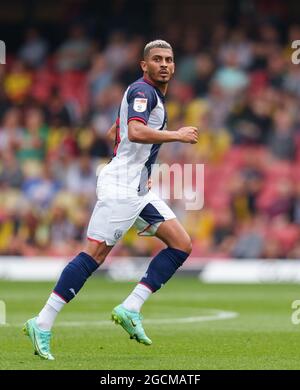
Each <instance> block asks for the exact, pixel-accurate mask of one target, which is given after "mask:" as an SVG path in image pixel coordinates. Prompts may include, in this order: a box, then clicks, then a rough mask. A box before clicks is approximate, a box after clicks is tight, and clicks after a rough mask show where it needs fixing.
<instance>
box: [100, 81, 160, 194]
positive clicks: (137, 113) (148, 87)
mask: <svg viewBox="0 0 300 390" xmlns="http://www.w3.org/2000/svg"><path fill="white" fill-rule="evenodd" d="M132 120H136V121H140V122H142V123H144V124H145V125H147V126H149V127H151V128H152V129H156V130H162V129H164V128H165V127H166V122H167V114H166V109H165V106H164V95H163V94H162V93H161V92H160V90H159V89H158V88H156V87H155V86H154V85H152V84H151V83H150V82H149V81H148V80H146V79H144V78H140V79H138V80H137V81H135V82H134V83H132V84H131V85H130V86H129V87H128V88H127V90H126V91H125V93H124V96H123V99H122V102H121V105H120V109H119V116H118V119H117V121H116V125H117V132H116V141H115V147H114V153H113V158H112V160H111V161H110V162H109V164H108V165H107V166H106V167H105V168H104V169H103V170H102V172H101V176H104V175H105V177H106V178H109V181H110V182H111V183H112V184H114V183H115V184H116V185H118V186H124V187H127V188H131V189H132V190H134V191H136V192H137V193H138V194H140V195H142V194H144V193H145V192H147V181H148V178H149V177H150V175H151V165H152V164H154V162H155V160H156V157H157V154H158V151H159V148H160V146H161V144H141V143H136V142H131V141H129V139H128V123H129V122H130V121H132Z"/></svg>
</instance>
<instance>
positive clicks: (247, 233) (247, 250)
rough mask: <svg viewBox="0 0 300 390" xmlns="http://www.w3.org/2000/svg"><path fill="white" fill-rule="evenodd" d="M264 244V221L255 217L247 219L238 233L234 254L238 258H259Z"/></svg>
mask: <svg viewBox="0 0 300 390" xmlns="http://www.w3.org/2000/svg"><path fill="white" fill-rule="evenodd" d="M263 245H264V221H263V220H262V219H261V218H259V217H256V218H253V219H249V220H247V221H245V222H244V223H243V224H242V225H241V226H240V228H239V232H238V233H237V241H236V244H235V246H234V248H233V251H232V254H231V255H232V256H233V257H236V258H238V259H259V258H260V257H261V256H262V252H263Z"/></svg>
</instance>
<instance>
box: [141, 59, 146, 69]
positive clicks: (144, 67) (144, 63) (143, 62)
mask: <svg viewBox="0 0 300 390" xmlns="http://www.w3.org/2000/svg"><path fill="white" fill-rule="evenodd" d="M140 65H141V68H142V70H143V72H146V70H147V64H146V61H144V60H142V61H141V62H140Z"/></svg>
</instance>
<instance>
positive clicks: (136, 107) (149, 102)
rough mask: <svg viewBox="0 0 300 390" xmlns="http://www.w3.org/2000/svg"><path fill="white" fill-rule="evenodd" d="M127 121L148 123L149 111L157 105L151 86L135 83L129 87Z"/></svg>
mask: <svg viewBox="0 0 300 390" xmlns="http://www.w3.org/2000/svg"><path fill="white" fill-rule="evenodd" d="M127 102H128V121H127V123H129V122H130V121H133V120H135V121H140V122H142V123H144V124H145V125H146V124H147V123H148V120H149V117H150V114H151V111H152V110H153V109H154V108H155V107H156V105H157V96H156V93H155V92H154V90H153V88H152V87H151V86H148V85H147V84H143V83H140V84H137V85H133V86H131V87H130V88H129V91H128V94H127Z"/></svg>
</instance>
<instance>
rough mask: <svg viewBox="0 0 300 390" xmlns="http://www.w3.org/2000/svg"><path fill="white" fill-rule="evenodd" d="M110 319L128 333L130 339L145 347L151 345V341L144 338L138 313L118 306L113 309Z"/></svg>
mask: <svg viewBox="0 0 300 390" xmlns="http://www.w3.org/2000/svg"><path fill="white" fill-rule="evenodd" d="M111 318H112V320H113V321H114V322H115V323H116V324H119V325H121V326H122V328H123V329H125V330H126V332H127V333H129V336H130V338H131V339H135V340H136V341H138V342H139V343H142V344H145V345H151V344H152V341H151V340H150V339H149V337H147V336H146V333H145V331H144V329H143V327H142V319H143V317H142V315H141V314H140V313H137V312H133V311H129V310H126V309H125V308H124V307H123V306H122V305H119V306H116V307H115V308H114V309H113V311H112V313H111Z"/></svg>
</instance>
